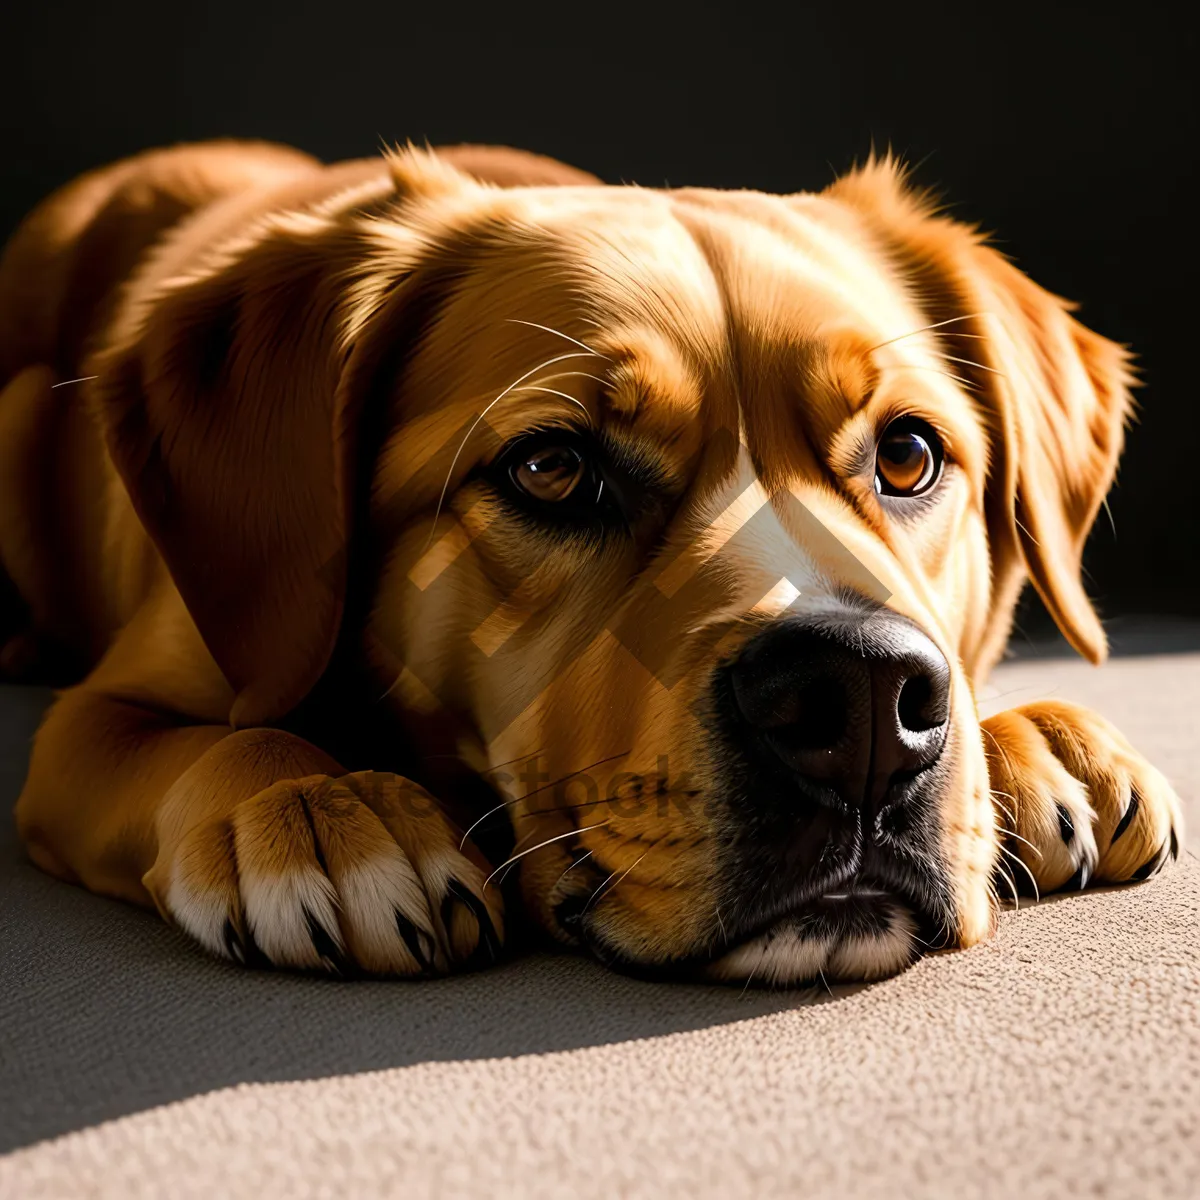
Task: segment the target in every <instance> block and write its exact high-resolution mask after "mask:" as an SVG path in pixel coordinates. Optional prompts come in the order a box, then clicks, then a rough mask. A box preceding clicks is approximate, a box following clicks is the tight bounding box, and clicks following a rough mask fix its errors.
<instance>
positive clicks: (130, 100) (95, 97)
mask: <svg viewBox="0 0 1200 1200" xmlns="http://www.w3.org/2000/svg"><path fill="white" fill-rule="evenodd" d="M13 7H14V6H13V5H10V6H8V8H9V11H10V13H11V15H10V16H8V17H6V18H4V24H3V26H0V29H2V30H3V34H2V36H3V38H4V42H5V45H6V51H5V54H4V61H3V68H2V70H0V121H2V122H3V146H4V154H3V159H2V161H3V162H4V168H3V171H4V179H3V190H2V193H0V236H5V235H7V233H8V232H9V231H10V230H11V229H12V227H13V226H14V225H15V224H16V222H17V221H18V220H19V219H20V217H21V215H22V214H23V213H24V212H25V211H26V210H27V209H28V208H29V207H30V206H31V205H33V204H34V203H35V202H36V201H37V200H38V199H39V198H40V197H41V196H43V195H44V194H45V193H46V192H47V191H49V190H50V189H52V188H53V187H55V186H57V185H58V184H60V183H62V182H64V181H65V180H67V179H69V178H70V177H72V176H73V175H75V174H77V173H78V172H80V171H82V170H84V169H86V168H89V167H92V166H95V165H97V164H101V163H104V162H107V161H109V160H111V159H114V158H117V157H120V156H122V155H126V154H129V153H131V152H133V151H136V150H140V149H143V148H144V147H147V146H151V145H155V144H161V143H169V142H174V141H180V140H188V139H194V138H204V137H212V136H216V135H229V134H234V135H249V136H255V137H265V138H274V139H279V140H282V141H286V142H290V143H292V144H294V145H297V146H300V147H303V148H304V149H306V150H309V151H311V152H314V153H316V154H318V155H320V156H322V157H325V158H328V159H335V158H341V157H349V156H358V155H364V154H371V153H373V152H374V151H375V150H376V149H377V148H378V147H379V145H380V144H381V142H382V141H396V140H402V139H405V138H413V139H414V140H421V139H426V138H427V139H428V140H429V141H430V142H432V143H434V144H437V143H442V142H455V141H480V142H504V143H510V144H514V145H519V146H523V147H527V148H529V149H534V150H539V151H542V152H544V153H547V154H551V155H554V156H556V157H559V158H562V159H565V160H567V161H569V162H574V163H576V164H578V165H580V166H583V167H586V168H589V169H590V170H592V171H595V172H597V173H598V174H599V175H601V176H603V177H604V178H605V179H607V180H609V181H612V182H620V181H632V182H638V183H642V184H645V185H660V184H663V183H670V184H672V185H680V184H706V185H712V186H716V187H753V188H760V189H765V190H768V191H796V190H801V189H813V188H820V187H822V186H823V185H824V184H826V183H827V182H828V181H829V180H830V179H831V178H832V177H833V175H834V173H835V172H837V171H839V170H842V169H844V168H846V167H847V166H849V165H850V164H851V162H852V161H853V160H854V159H855V158H861V157H862V156H863V155H865V154H866V152H867V151H868V150H869V148H870V146H871V145H872V143H874V144H876V145H878V146H884V145H888V144H890V145H891V146H893V147H894V148H895V149H896V150H898V151H900V152H901V153H903V154H904V155H905V156H906V157H907V158H908V159H909V160H910V161H912V162H914V163H918V164H920V165H919V168H918V171H917V178H918V180H919V181H921V182H924V183H930V184H936V185H939V187H940V188H941V189H942V191H943V192H944V194H945V196H946V197H947V199H948V200H949V201H950V202H951V203H952V205H953V211H954V212H955V213H956V214H958V215H960V216H962V217H964V218H966V219H970V220H977V221H980V222H982V223H983V224H984V225H985V226H986V227H987V228H989V229H993V230H995V231H996V232H997V234H998V235H999V242H1000V244H1001V246H1002V247H1003V248H1004V249H1005V250H1006V251H1008V252H1009V253H1010V254H1013V255H1015V257H1016V258H1017V261H1018V263H1019V264H1020V265H1021V266H1022V267H1023V268H1024V269H1025V270H1027V271H1028V272H1029V273H1030V274H1031V275H1032V276H1033V277H1034V278H1035V279H1037V280H1038V281H1039V282H1040V283H1042V284H1044V285H1045V286H1047V287H1049V288H1050V289H1051V290H1053V291H1057V292H1059V293H1061V294H1064V295H1067V296H1069V297H1072V298H1073V299H1076V300H1079V301H1081V302H1082V306H1083V308H1082V315H1083V319H1084V320H1085V321H1086V322H1087V323H1088V324H1090V325H1092V326H1093V327H1094V328H1096V329H1097V330H1099V331H1100V332H1102V333H1104V334H1106V335H1108V336H1109V337H1112V338H1115V339H1117V340H1118V341H1122V342H1126V343H1129V344H1131V345H1132V346H1133V347H1134V348H1135V349H1136V351H1137V352H1138V354H1139V355H1140V358H1141V363H1142V367H1143V371H1144V381H1145V386H1144V388H1143V389H1142V390H1141V392H1140V394H1139V402H1140V405H1141V408H1142V414H1141V419H1140V422H1139V425H1138V426H1137V427H1135V429H1134V430H1133V431H1132V435H1131V438H1130V446H1129V451H1128V454H1127V456H1126V458H1125V460H1124V465H1123V468H1122V472H1121V476H1120V479H1119V486H1118V487H1117V489H1116V490H1115V492H1114V493H1113V495H1112V497H1111V506H1112V513H1113V517H1114V519H1115V524H1116V537H1114V534H1113V531H1112V529H1111V528H1110V527H1109V524H1108V522H1107V520H1106V519H1105V518H1104V517H1103V515H1102V516H1101V518H1100V521H1099V523H1098V526H1097V529H1096V531H1095V533H1094V535H1093V537H1092V541H1091V544H1090V547H1089V552H1088V559H1087V563H1088V567H1089V570H1090V573H1091V575H1092V579H1093V584H1092V590H1093V592H1094V594H1095V595H1096V596H1097V597H1098V598H1099V600H1100V602H1101V608H1102V611H1103V612H1105V613H1106V614H1108V615H1116V614H1121V613H1132V612H1152V611H1153V612H1164V613H1168V612H1174V613H1181V614H1183V613H1193V614H1194V613H1197V612H1200V601H1198V599H1197V597H1198V595H1200V592H1198V589H1197V587H1196V583H1197V575H1198V567H1197V559H1198V558H1200V539H1198V538H1197V536H1196V533H1195V525H1194V522H1193V512H1192V505H1193V502H1194V497H1195V493H1196V486H1195V484H1194V482H1193V480H1194V478H1195V471H1196V460H1197V453H1198V435H1200V397H1198V396H1197V390H1196V386H1195V383H1194V379H1195V375H1196V371H1197V367H1196V361H1195V360H1196V355H1197V351H1196V348H1195V336H1194V329H1195V321H1196V312H1195V300H1194V297H1195V295H1196V291H1195V285H1194V280H1195V277H1196V273H1197V266H1198V265H1200V264H1198V254H1197V248H1196V240H1195V231H1196V205H1195V201H1194V196H1193V185H1194V180H1195V178H1196V174H1197V172H1196V167H1197V132H1198V131H1197V112H1196V82H1195V80H1196V76H1197V74H1200V70H1198V66H1197V63H1196V49H1197V36H1196V34H1197V18H1196V16H1195V12H1196V10H1195V7H1194V6H1187V8H1186V10H1185V9H1183V8H1174V6H1167V5H1165V4H1162V5H1158V4H1153V3H1149V2H1143V3H1140V4H1128V5H1120V6H1118V5H1115V4H1114V5H1104V4H1101V3H1093V4H1089V5H1078V6H1076V5H1053V4H1044V5H1039V6H1036V7H1035V6H1028V7H1026V6H1022V5H1018V4H1011V3H1009V4H1000V5H961V4H960V5H959V6H956V7H949V6H938V5H936V4H935V5H930V4H926V3H920V2H911V0H910V2H908V3H902V4H895V5H891V6H888V7H886V8H884V7H882V6H881V7H879V8H878V10H876V9H874V8H872V7H864V6H863V5H862V4H861V3H860V4H851V3H844V2H843V3H827V4H822V5H805V4H793V5H789V6H786V7H785V6H784V5H782V4H776V5H772V6H766V5H761V6H756V5H751V4H727V5H723V6H721V7H720V8H715V9H711V10H710V9H708V8H706V7H704V6H701V5H690V6H688V5H684V4H672V5H670V6H666V5H654V4H651V3H646V4H643V5H640V6H615V5H607V6H604V5H595V4H576V5H566V4H558V5H555V6H554V7H553V8H545V9H541V10H535V9H534V8H531V7H529V6H524V7H521V8H518V7H515V6H510V5H508V4H504V5H500V4H497V5H495V6H490V7H488V8H486V9H483V8H476V7H473V6H471V7H468V6H464V5H462V4H458V3H450V2H446V0H442V2H440V3H439V2H436V0H435V2H434V3H429V4H422V5H420V6H417V5H406V4H404V3H402V2H399V0H396V2H393V3H387V4H384V3H377V4H370V5H361V4H347V3H337V0H325V2H324V3H316V2H314V0H291V2H290V3H249V2H246V3H230V2H229V0H218V2H215V3H213V2H210V3H203V4H182V5H169V4H165V3H153V4H150V3H145V2H138V3H119V4H98V3H96V0H89V3H87V4H84V3H69V4H67V3H62V2H59V3H45V4H30V3H28V2H27V3H26V5H25V6H23V7H22V9H21V10H20V11H17V12H13V11H12V9H13ZM1028 620H1029V622H1030V623H1032V624H1034V625H1036V624H1037V623H1038V618H1037V615H1036V614H1032V615H1031V616H1030V617H1029V618H1028Z"/></svg>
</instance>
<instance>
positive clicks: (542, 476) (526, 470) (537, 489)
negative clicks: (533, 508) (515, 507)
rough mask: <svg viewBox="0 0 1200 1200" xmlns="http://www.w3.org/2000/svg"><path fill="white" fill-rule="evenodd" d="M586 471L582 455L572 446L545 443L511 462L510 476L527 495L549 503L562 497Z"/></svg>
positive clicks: (563, 498)
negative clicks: (540, 447)
mask: <svg viewBox="0 0 1200 1200" xmlns="http://www.w3.org/2000/svg"><path fill="white" fill-rule="evenodd" d="M586 474H587V464H586V462H585V461H584V458H583V455H582V454H580V453H579V451H578V450H576V449H575V447H574V446H546V447H544V448H542V449H540V450H535V451H534V452H533V453H531V454H529V455H527V456H524V457H522V458H521V459H520V460H519V461H518V462H516V463H514V464H513V466H512V480H513V483H515V484H516V485H517V487H519V488H520V489H521V491H523V492H524V493H525V494H526V495H527V496H531V497H532V498H533V499H534V500H542V501H544V502H546V503H549V504H554V503H557V502H558V501H559V500H565V499H566V498H567V497H568V496H569V495H571V493H572V492H573V491H574V490H575V489H576V487H578V486H579V482H580V480H582V479H583V477H584V476H585V475H586Z"/></svg>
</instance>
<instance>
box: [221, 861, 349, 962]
mask: <svg viewBox="0 0 1200 1200" xmlns="http://www.w3.org/2000/svg"><path fill="white" fill-rule="evenodd" d="M241 887H242V902H243V904H244V905H245V909H246V924H247V925H248V926H249V929H250V934H251V936H252V937H253V938H254V940H255V941H256V942H257V943H258V945H259V947H260V949H261V950H262V952H263V953H264V954H265V955H266V956H267V957H268V958H269V959H270V960H271V961H272V962H273V963H275V964H277V965H278V966H294V967H320V966H323V965H324V963H323V961H322V959H321V956H320V955H319V954H318V953H317V949H316V947H315V946H314V945H313V940H312V934H311V933H310V931H309V928H308V918H307V917H306V916H305V910H307V911H308V912H309V913H311V914H312V915H313V916H314V917H315V918H316V919H317V920H318V921H319V922H320V923H321V925H322V926H323V927H324V929H325V932H326V933H328V934H329V936H330V938H331V939H332V940H333V942H334V944H335V945H336V947H337V949H338V951H339V952H340V953H343V954H344V953H345V946H344V945H343V942H342V934H341V930H340V929H339V927H338V919H337V893H336V892H335V891H334V889H333V884H332V883H330V882H329V880H328V879H327V878H326V877H325V876H324V875H323V874H322V873H321V872H320V871H319V870H317V868H316V867H310V866H305V867H300V868H298V869H296V870H290V871H287V872H286V873H285V874H282V875H279V874H273V875H267V874H263V873H261V872H257V871H246V870H243V872H242V876H241Z"/></svg>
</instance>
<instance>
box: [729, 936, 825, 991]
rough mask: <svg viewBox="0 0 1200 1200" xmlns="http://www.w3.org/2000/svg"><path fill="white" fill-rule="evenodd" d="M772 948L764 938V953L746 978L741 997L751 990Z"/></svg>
mask: <svg viewBox="0 0 1200 1200" xmlns="http://www.w3.org/2000/svg"><path fill="white" fill-rule="evenodd" d="M770 948H771V943H770V942H768V941H767V940H766V939H765V938H764V939H763V948H762V953H761V954H759V956H758V962H756V963H755V964H754V966H753V967H752V968H751V969H750V974H749V975H747V976H746V982H745V984H744V985H743V986H742V990H741V991H740V992H739V993H738V995H739V996H745V994H746V992H747V991H748V990H749V988H750V983H751V981H752V980H753V979H754V976H755V975H757V974H758V968H759V967H761V966H762V965H763V963H764V962H766V961H767V951H768V950H769V949H770ZM822 978H824V976H822ZM825 988H826V990H828V988H829V984H826V985H825Z"/></svg>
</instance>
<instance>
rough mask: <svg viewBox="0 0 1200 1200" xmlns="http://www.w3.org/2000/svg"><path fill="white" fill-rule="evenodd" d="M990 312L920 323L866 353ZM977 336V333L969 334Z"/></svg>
mask: <svg viewBox="0 0 1200 1200" xmlns="http://www.w3.org/2000/svg"><path fill="white" fill-rule="evenodd" d="M991 315H992V314H991V313H988V312H976V313H963V315H962V316H961V317H948V318H947V319H946V320H944V321H934V322H933V324H932V325H922V326H921V328H920V329H910V330H909V331H908V332H907V333H901V334H897V335H896V337H894V338H888V340H887V341H886V342H880V343H879V344H878V345H877V346H872V347H871V349H870V350H869V351H867V353H868V354H870V353H872V352H873V351H875V350H882V349H883V347H884V346H891V345H894V344H895V343H896V342H902V341H904V339H905V338H910V337H916V336H917V334H918V333H928V332H929V330H931V329H942V328H944V327H945V326H946V325H954V324H956V323H957V322H958V321H973V320H975V318H976V317H990V316H991ZM971 336H974V337H979V336H980V335H979V334H974V335H971Z"/></svg>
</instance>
